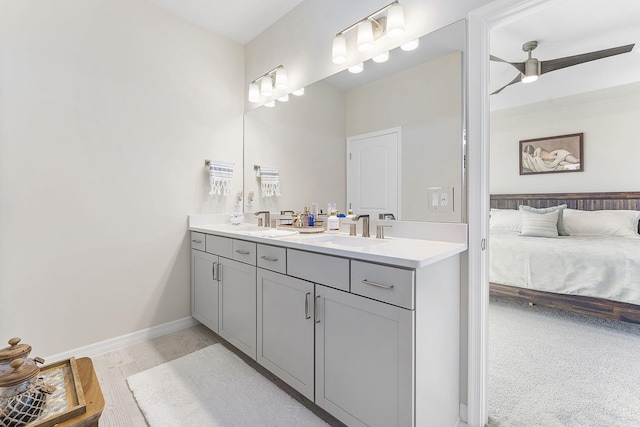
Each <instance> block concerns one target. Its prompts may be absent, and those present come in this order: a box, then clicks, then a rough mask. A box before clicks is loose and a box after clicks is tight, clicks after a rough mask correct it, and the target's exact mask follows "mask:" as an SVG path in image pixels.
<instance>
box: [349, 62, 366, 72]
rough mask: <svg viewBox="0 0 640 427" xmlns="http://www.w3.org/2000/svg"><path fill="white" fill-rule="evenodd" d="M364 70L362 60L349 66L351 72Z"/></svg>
mask: <svg viewBox="0 0 640 427" xmlns="http://www.w3.org/2000/svg"><path fill="white" fill-rule="evenodd" d="M363 70H364V64H363V63H362V62H361V63H359V64H355V65H352V66H351V67H349V72H350V73H353V74H358V73H361V72H362V71H363Z"/></svg>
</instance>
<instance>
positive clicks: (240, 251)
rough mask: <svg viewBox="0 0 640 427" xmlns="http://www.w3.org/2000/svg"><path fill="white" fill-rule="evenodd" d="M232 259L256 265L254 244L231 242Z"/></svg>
mask: <svg viewBox="0 0 640 427" xmlns="http://www.w3.org/2000/svg"><path fill="white" fill-rule="evenodd" d="M233 259H235V260H236V261H240V262H244V263H246V264H251V265H256V244H255V243H253V242H246V241H244V240H236V239H234V240H233Z"/></svg>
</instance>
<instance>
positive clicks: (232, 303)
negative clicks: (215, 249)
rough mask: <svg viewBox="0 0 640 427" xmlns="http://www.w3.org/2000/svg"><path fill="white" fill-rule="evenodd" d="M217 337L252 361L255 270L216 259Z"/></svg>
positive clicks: (254, 327)
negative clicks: (217, 286)
mask: <svg viewBox="0 0 640 427" xmlns="http://www.w3.org/2000/svg"><path fill="white" fill-rule="evenodd" d="M218 274H219V275H220V332H219V334H220V336H221V337H222V338H224V339H226V340H227V341H229V342H230V343H231V344H233V345H234V346H236V347H237V348H239V349H240V350H242V351H243V352H244V353H246V354H247V355H249V356H250V357H251V358H253V359H254V360H255V359H256V268H255V267H254V266H252V265H248V264H243V263H241V262H238V261H233V260H230V259H227V258H222V257H220V271H219V273H218Z"/></svg>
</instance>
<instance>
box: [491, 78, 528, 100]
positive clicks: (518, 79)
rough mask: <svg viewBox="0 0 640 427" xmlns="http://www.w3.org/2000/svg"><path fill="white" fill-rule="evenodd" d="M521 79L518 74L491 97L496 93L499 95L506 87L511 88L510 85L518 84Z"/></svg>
mask: <svg viewBox="0 0 640 427" xmlns="http://www.w3.org/2000/svg"><path fill="white" fill-rule="evenodd" d="M521 78H522V76H521V75H520V74H518V75H517V76H516V77H515V78H514V79H513V80H511V81H510V82H509V83H507V84H506V85H504V86H502V87H501V88H500V89H498V90H496V91H495V92H493V93H492V94H491V95H495V94H496V93H500V92H502V90H503V89H504V88H506V87H507V86H511V85H512V84H516V83H518V82H520V79H521Z"/></svg>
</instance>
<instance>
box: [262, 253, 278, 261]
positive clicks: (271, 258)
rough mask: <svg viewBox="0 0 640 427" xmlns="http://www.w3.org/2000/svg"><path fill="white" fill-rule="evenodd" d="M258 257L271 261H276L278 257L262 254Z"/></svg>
mask: <svg viewBox="0 0 640 427" xmlns="http://www.w3.org/2000/svg"><path fill="white" fill-rule="evenodd" d="M260 258H262V259H263V260H265V261H271V262H276V261H278V258H274V257H271V256H267V255H263V256H261V257H260Z"/></svg>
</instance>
